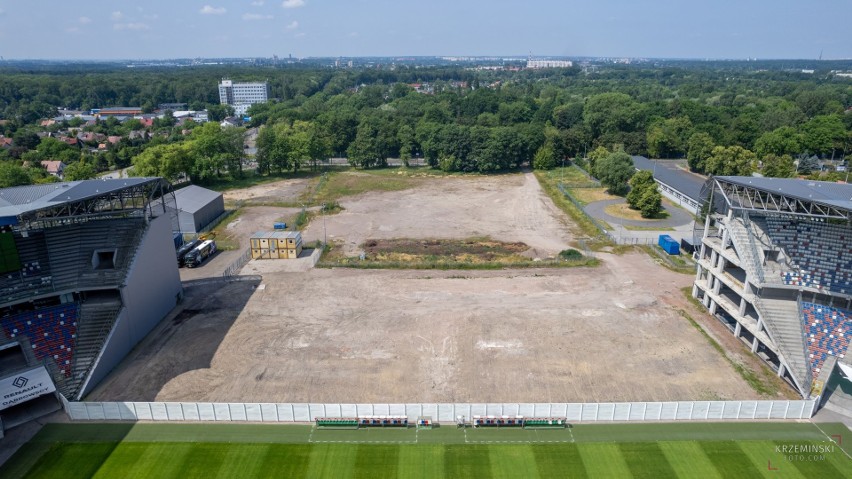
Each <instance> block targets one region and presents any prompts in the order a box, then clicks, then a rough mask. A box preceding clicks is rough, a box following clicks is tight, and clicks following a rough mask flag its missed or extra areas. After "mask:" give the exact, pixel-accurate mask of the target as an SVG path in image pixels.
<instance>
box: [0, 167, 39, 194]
mask: <svg viewBox="0 0 852 479" xmlns="http://www.w3.org/2000/svg"><path fill="white" fill-rule="evenodd" d="M30 183H32V179H31V178H30V175H28V174H27V170H26V169H24V168H22V167H21V166H20V165H16V164H15V163H13V162H11V161H2V162H0V188H9V187H12V186H21V185H28V184H30Z"/></svg>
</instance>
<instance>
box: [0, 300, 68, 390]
mask: <svg viewBox="0 0 852 479" xmlns="http://www.w3.org/2000/svg"><path fill="white" fill-rule="evenodd" d="M77 316H78V304H77V303H67V304H62V305H59V306H53V307H49V308H41V309H37V310H35V311H26V312H22V313H18V314H14V315H11V316H7V317H5V318H2V319H1V320H0V323H2V328H3V332H4V333H5V334H6V336H7V337H9V338H16V337H26V338H27V339H28V340H29V343H30V345H31V347H32V349H33V352H34V354H35V357H36V359H38V360H39V361H45V360H48V359H49V360H51V361H53V362H54V363H56V366H57V368H59V370H60V371H62V373H63V374H64V375H65V376H66V377H69V376H71V363H72V360H73V354H72V351H73V349H74V343H75V339H76V334H77Z"/></svg>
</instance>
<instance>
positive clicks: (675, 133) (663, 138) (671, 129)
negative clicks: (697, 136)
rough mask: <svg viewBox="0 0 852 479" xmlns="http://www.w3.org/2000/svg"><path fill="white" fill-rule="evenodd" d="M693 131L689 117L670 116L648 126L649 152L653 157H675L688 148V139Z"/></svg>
mask: <svg viewBox="0 0 852 479" xmlns="http://www.w3.org/2000/svg"><path fill="white" fill-rule="evenodd" d="M691 132H692V122H691V121H689V118H686V117H678V118H669V119H667V120H663V121H662V122H658V123H655V124H653V125H651V126H650V127H648V132H647V134H646V139H647V142H648V154H649V155H651V157H653V158H673V157H676V156H681V155H683V154H684V153H685V152H686V150H687V139H688V138H689V135H690V133H691Z"/></svg>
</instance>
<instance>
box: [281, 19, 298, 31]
mask: <svg viewBox="0 0 852 479" xmlns="http://www.w3.org/2000/svg"><path fill="white" fill-rule="evenodd" d="M284 28H286V29H287V30H295V29H297V28H299V22H297V21H296V20H293V21H292V22H290V23H288V24H287V26H286V27H284Z"/></svg>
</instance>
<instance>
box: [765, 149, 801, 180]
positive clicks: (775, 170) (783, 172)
mask: <svg viewBox="0 0 852 479" xmlns="http://www.w3.org/2000/svg"><path fill="white" fill-rule="evenodd" d="M762 163H763V169H762V170H761V173H763V176H768V177H771V178H793V177H794V176H796V164H795V163H794V162H793V157H791V156H790V155H781V156H778V155H773V154H769V155H766V156H764V157H763V162H762Z"/></svg>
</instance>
